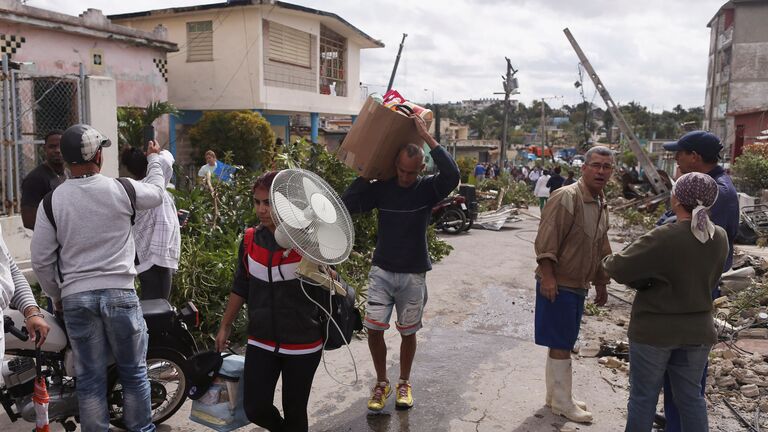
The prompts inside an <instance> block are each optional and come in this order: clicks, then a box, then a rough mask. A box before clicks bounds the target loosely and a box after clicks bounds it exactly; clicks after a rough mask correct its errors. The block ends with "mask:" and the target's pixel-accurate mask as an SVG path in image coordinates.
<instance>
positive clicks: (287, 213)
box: [272, 192, 311, 229]
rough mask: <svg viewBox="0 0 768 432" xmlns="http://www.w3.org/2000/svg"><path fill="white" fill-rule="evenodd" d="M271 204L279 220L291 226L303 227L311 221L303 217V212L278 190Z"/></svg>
mask: <svg viewBox="0 0 768 432" xmlns="http://www.w3.org/2000/svg"><path fill="white" fill-rule="evenodd" d="M272 206H273V208H274V210H275V211H276V213H277V215H278V217H279V218H280V220H281V221H282V222H285V223H287V224H288V225H290V226H291V227H293V228H297V229H303V228H306V227H308V226H309V224H310V223H311V221H308V220H307V218H305V217H304V212H303V211H302V210H301V209H299V208H298V207H296V206H295V205H293V203H291V202H290V201H288V198H286V197H285V195H283V194H282V193H280V192H275V199H274V202H273V203H272Z"/></svg>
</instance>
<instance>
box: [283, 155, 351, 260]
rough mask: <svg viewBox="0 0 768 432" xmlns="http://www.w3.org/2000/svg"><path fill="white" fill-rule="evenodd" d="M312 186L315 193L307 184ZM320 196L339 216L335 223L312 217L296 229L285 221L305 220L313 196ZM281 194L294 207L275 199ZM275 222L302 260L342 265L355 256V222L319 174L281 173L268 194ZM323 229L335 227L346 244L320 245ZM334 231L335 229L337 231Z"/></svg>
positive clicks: (299, 170)
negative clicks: (304, 224) (321, 230)
mask: <svg viewBox="0 0 768 432" xmlns="http://www.w3.org/2000/svg"><path fill="white" fill-rule="evenodd" d="M306 181H309V182H311V185H314V186H315V187H316V189H317V190H316V191H310V190H308V188H307V187H306V186H305V182H306ZM309 192H314V193H321V194H322V195H323V196H325V197H326V198H327V199H328V200H329V201H330V203H331V204H332V205H333V208H334V210H335V213H336V221H335V222H334V223H332V224H328V223H326V222H323V221H321V220H319V218H318V217H313V218H311V219H310V220H309V224H308V225H307V226H306V227H304V228H296V227H293V226H291V225H289V224H288V223H287V222H286V218H292V220H296V219H305V218H304V210H305V209H307V208H308V207H310V197H311V193H309ZM276 193H280V194H282V195H283V196H284V197H285V198H286V199H287V201H288V202H289V203H290V204H291V205H280V202H281V200H277V199H275V194H276ZM269 199H270V205H271V212H272V219H273V220H274V221H275V222H277V225H279V226H280V227H281V229H282V230H284V232H285V233H286V234H287V236H288V238H289V239H290V241H291V243H292V244H293V246H294V249H297V252H299V253H300V254H301V255H302V256H303V257H306V258H309V259H311V260H312V261H315V262H317V263H320V264H327V265H333V264H339V263H342V262H344V261H345V260H346V259H347V258H348V257H349V254H350V253H351V252H352V246H353V245H354V243H355V230H354V227H353V225H352V218H351V217H350V215H349V212H348V211H347V208H346V206H345V205H344V203H343V202H342V201H341V198H340V197H339V195H338V194H337V193H336V191H335V190H333V188H332V187H330V185H328V183H327V182H326V181H325V180H323V179H322V177H320V176H318V175H317V174H315V173H313V172H311V171H307V170H302V169H286V170H283V171H280V172H279V173H278V174H277V176H275V179H274V180H273V182H272V187H271V188H270V191H269ZM322 225H335V226H336V227H338V232H340V233H343V235H344V239H345V240H344V242H343V243H344V244H343V246H342V245H340V244H339V245H332V244H328V243H325V244H323V243H321V242H320V241H319V239H318V236H317V231H318V229H320V228H321V226H322ZM334 229H335V228H334Z"/></svg>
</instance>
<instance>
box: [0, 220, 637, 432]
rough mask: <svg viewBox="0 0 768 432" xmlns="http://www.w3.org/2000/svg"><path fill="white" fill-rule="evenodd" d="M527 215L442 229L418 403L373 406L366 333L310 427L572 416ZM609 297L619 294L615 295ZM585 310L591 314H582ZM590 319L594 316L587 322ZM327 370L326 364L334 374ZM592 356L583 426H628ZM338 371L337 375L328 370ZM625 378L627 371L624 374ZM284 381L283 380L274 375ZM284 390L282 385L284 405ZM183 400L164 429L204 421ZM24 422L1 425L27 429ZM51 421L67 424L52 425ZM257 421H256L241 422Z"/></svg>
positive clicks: (421, 339)
mask: <svg viewBox="0 0 768 432" xmlns="http://www.w3.org/2000/svg"><path fill="white" fill-rule="evenodd" d="M524 219H525V220H523V221H521V222H518V223H516V224H514V225H512V228H505V229H503V230H502V231H500V232H492V231H483V230H476V229H473V230H471V231H470V232H469V233H466V234H462V235H459V236H446V237H444V238H445V239H446V240H447V241H448V242H449V243H450V244H451V245H453V247H454V248H455V249H454V251H453V252H452V253H451V255H450V256H449V257H448V258H446V259H445V260H444V261H443V262H441V263H438V264H436V265H435V266H434V269H433V271H431V272H430V273H429V275H428V278H427V285H428V290H429V303H428V304H427V308H426V313H425V328H424V329H423V330H422V331H420V332H419V334H418V343H419V346H418V350H417V353H416V360H415V364H414V368H413V372H412V384H413V391H414V399H415V406H414V408H413V409H411V410H409V411H397V410H395V409H394V400H393V398H390V401H389V403H388V405H387V407H386V409H385V410H384V412H382V413H380V414H377V415H369V414H368V412H367V409H366V400H367V397H368V392H369V388H370V386H372V385H373V381H374V377H375V375H374V373H373V367H372V365H371V361H370V358H369V354H368V349H367V344H366V342H365V341H364V340H358V341H354V342H353V344H351V351H352V356H353V357H354V361H355V363H356V367H357V373H358V375H359V379H358V381H357V383H356V384H354V385H352V386H348V385H344V384H339V383H336V382H335V381H334V379H335V380H338V381H341V382H342V383H345V384H349V383H351V382H353V381H354V379H355V373H354V366H353V363H352V358H351V357H350V354H349V353H348V352H346V350H343V349H341V350H336V351H333V352H330V353H328V355H327V356H326V365H327V367H328V372H326V371H325V370H324V367H323V365H322V364H321V366H320V368H319V369H318V372H317V375H316V378H315V381H314V386H313V391H312V396H311V400H310V406H309V413H310V424H311V426H310V429H311V430H313V431H327V432H331V431H333V432H336V431H355V432H358V431H375V432H385V431H413V432H422V431H423V432H429V431H477V432H480V431H514V432H522V431H558V430H560V427H561V426H562V425H563V424H564V423H565V422H566V420H565V419H564V418H562V417H556V416H553V415H552V414H551V413H550V411H549V409H547V408H545V407H544V362H545V358H546V357H545V356H546V350H545V349H544V348H542V347H538V346H536V345H534V343H533V299H534V295H533V284H534V281H533V266H534V264H535V263H534V255H533V245H532V241H533V239H534V237H535V233H536V227H537V224H538V220H536V219H535V218H530V217H525V218H524ZM611 302H616V301H615V300H613V299H611ZM586 319H587V320H589V318H586ZM587 324H589V323H587ZM386 340H387V343H388V346H389V347H390V352H389V356H388V366H389V371H390V372H389V376H390V379H391V380H393V381H394V380H396V379H397V376H398V369H397V358H398V357H399V355H398V346H399V336H398V335H397V333H396V331H395V330H394V326H393V329H392V330H390V331H388V333H387V337H386ZM329 373H330V374H329ZM601 373H602V374H604V373H605V371H603V370H601V368H600V367H598V366H597V365H596V360H595V359H580V360H576V361H574V387H575V389H574V391H575V393H576V395H577V396H578V397H579V398H580V399H582V400H585V401H586V402H587V403H588V404H589V406H590V410H591V411H592V412H593V413H594V416H595V422H594V423H593V424H591V425H584V426H580V429H579V430H581V431H594V432H597V431H605V432H608V431H611V432H613V431H617V430H623V428H624V421H625V415H626V400H627V393H626V390H625V389H624V388H623V387H622V386H615V385H612V384H610V383H609V381H608V380H606V379H605V378H604V377H603V375H601ZM331 375H332V376H333V378H332V377H331ZM622 379H624V380H626V379H625V378H622ZM278 387H279V385H278ZM279 400H280V393H279V390H278V393H277V394H276V401H277V403H278V406H279ZM189 410H190V403H189V402H187V404H186V405H185V406H184V407H183V408H182V409H181V410H180V411H179V412H178V413H177V414H176V416H175V417H174V418H172V419H171V420H170V421H169V422H167V424H165V425H161V426H160V427H159V428H158V430H160V431H171V430H172V431H182V432H185V431H198V430H200V431H202V430H206V428H204V427H202V426H199V425H196V424H195V423H192V422H190V421H189V420H188V419H187V417H188V414H189ZM31 427H32V425H30V424H26V423H19V422H17V423H15V424H12V425H10V424H8V419H7V417H6V416H5V415H4V414H0V430H2V431H8V432H17V431H18V432H21V431H29V430H30V428H31ZM52 430H61V429H60V428H59V427H53V429H52ZM241 430H243V431H246V430H248V431H250V430H253V431H260V430H261V429H260V428H256V427H249V428H242V429H241Z"/></svg>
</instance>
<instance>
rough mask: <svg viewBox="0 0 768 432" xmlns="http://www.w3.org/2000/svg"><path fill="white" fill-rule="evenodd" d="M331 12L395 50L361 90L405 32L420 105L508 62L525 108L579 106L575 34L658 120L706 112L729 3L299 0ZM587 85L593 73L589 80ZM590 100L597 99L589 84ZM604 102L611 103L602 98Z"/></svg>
mask: <svg viewBox="0 0 768 432" xmlns="http://www.w3.org/2000/svg"><path fill="white" fill-rule="evenodd" d="M215 2H216V1H205V0H131V1H117V0H66V1H62V0H28V1H27V4H28V5H30V6H35V7H41V8H45V9H51V10H55V11H58V12H63V13H67V14H71V15H77V14H79V13H81V12H82V11H84V10H85V9H87V8H97V9H101V10H102V11H103V12H104V13H105V14H115V13H124V12H135V11H142V10H150V9H161V8H167V7H174V6H184V5H194V4H204V3H215ZM289 2H290V3H296V4H301V5H304V6H308V7H312V8H316V9H321V10H324V11H328V12H333V13H336V14H338V15H339V16H341V17H342V18H344V19H346V20H347V21H349V22H350V23H351V24H353V25H354V26H356V27H358V28H360V29H361V30H363V31H364V32H365V33H367V34H369V35H370V36H372V37H373V38H375V39H380V40H381V41H382V42H384V44H385V45H386V47H385V48H380V49H368V50H364V51H363V54H362V66H361V67H362V71H361V77H360V79H361V81H362V82H363V83H364V85H367V86H368V88H369V90H370V91H371V92H382V91H383V90H385V88H386V84H387V82H388V80H389V74H390V72H391V70H392V65H393V64H394V60H395V57H396V54H397V49H398V45H399V44H400V39H401V37H402V33H407V34H408V37H407V39H406V41H405V49H404V50H403V55H402V58H401V61H400V67H399V69H398V73H397V77H396V79H395V88H397V89H399V90H400V91H401V93H403V94H404V95H405V96H406V97H408V98H409V99H412V100H422V101H429V100H431V99H432V97H433V96H434V100H435V101H436V102H447V101H457V100H462V99H470V98H473V99H476V98H483V97H500V96H494V95H493V93H494V92H500V91H502V87H501V74H503V73H504V72H505V71H506V62H505V60H504V57H505V56H507V57H509V58H510V59H511V60H512V65H513V66H514V67H515V68H516V69H519V72H518V74H517V77H518V80H519V83H520V95H518V96H517V98H518V99H519V100H520V101H523V102H526V103H528V102H530V101H532V100H534V99H540V98H542V97H543V98H553V97H562V98H557V99H550V100H547V103H549V104H551V105H555V106H559V105H561V104H562V103H568V104H575V103H579V102H580V101H581V96H580V94H579V92H578V91H577V90H576V88H574V86H573V83H574V81H576V80H577V79H578V58H577V57H576V54H575V53H574V51H573V49H572V48H571V46H570V44H569V43H568V40H567V39H566V38H565V35H564V34H563V28H565V27H568V28H569V29H570V30H571V32H572V33H573V35H574V36H575V38H576V40H577V41H578V42H579V44H580V45H581V47H582V49H583V50H584V51H585V53H586V54H587V56H588V58H589V60H590V61H591V62H592V65H593V66H594V68H595V70H596V71H597V73H598V74H599V75H600V77H601V78H602V81H603V83H604V85H605V86H606V88H607V89H608V90H609V91H610V93H611V95H612V97H613V99H614V101H616V102H617V103H621V104H623V103H627V102H629V101H636V102H638V103H640V104H643V105H646V106H648V107H649V108H652V109H653V110H654V111H657V112H658V111H661V110H662V109H671V108H672V107H673V106H675V105H677V104H681V105H683V106H684V107H693V106H700V105H703V104H704V88H705V81H706V73H707V55H708V45H709V28H707V23H708V22H709V20H710V19H711V18H712V17H713V16H714V15H715V14H716V13H717V11H718V9H719V8H720V6H722V5H723V4H724V3H725V0H642V1H638V0H419V1H394V0H289ZM585 79H587V78H586V76H585ZM585 88H586V92H585V93H586V97H587V99H588V100H592V98H593V97H594V96H595V93H594V87H593V86H592V85H591V83H589V84H588V85H587V86H586V87H585ZM595 103H597V104H599V105H601V106H602V105H603V103H602V101H601V100H600V97H599V95H598V96H597V97H596V98H595Z"/></svg>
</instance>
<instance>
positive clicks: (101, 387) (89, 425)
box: [63, 289, 155, 432]
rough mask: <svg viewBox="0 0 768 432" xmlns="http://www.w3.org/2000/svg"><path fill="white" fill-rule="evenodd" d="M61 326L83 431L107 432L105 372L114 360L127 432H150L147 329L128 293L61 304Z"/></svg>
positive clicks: (85, 295)
mask: <svg viewBox="0 0 768 432" xmlns="http://www.w3.org/2000/svg"><path fill="white" fill-rule="evenodd" d="M63 306H64V323H65V325H66V327H67V333H68V334H69V341H70V343H71V345H72V351H73V352H74V357H75V373H76V374H77V399H78V403H79V407H80V427H81V430H82V431H83V432H92V431H93V432H105V431H107V430H108V429H109V411H108V408H107V367H108V366H109V362H110V360H111V359H112V358H114V359H115V360H116V363H117V372H118V376H119V381H120V384H121V385H122V388H123V419H124V422H125V427H126V429H127V430H129V431H137V432H152V431H154V430H155V426H154V425H153V424H152V407H151V400H150V392H149V380H148V379H147V359H146V357H147V341H148V335H147V324H146V323H145V322H144V316H143V315H142V312H141V307H140V306H139V298H138V297H137V296H136V292H135V291H134V290H132V289H102V290H95V291H86V292H81V293H76V294H71V295H69V296H67V297H64V299H63Z"/></svg>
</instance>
